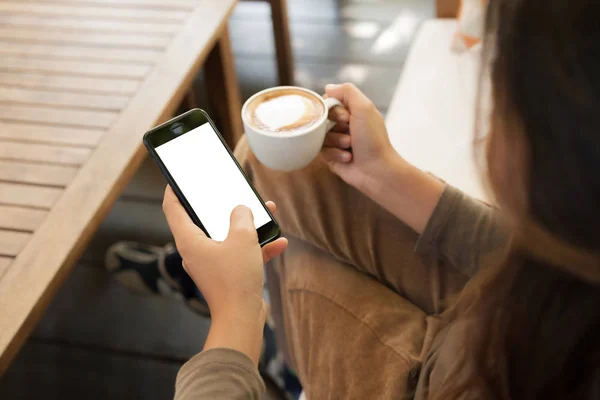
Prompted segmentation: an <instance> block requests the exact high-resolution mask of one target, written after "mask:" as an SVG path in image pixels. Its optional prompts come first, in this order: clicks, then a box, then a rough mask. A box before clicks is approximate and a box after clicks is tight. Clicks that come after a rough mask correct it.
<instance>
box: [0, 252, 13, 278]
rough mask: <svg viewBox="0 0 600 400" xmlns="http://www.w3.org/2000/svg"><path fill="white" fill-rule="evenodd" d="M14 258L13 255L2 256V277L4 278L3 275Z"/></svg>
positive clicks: (0, 275) (0, 264)
mask: <svg viewBox="0 0 600 400" xmlns="http://www.w3.org/2000/svg"><path fill="white" fill-rule="evenodd" d="M13 260H14V258H12V257H3V256H2V257H0V279H2V275H4V273H5V272H6V270H7V269H8V267H9V266H10V264H11V263H12V262H13Z"/></svg>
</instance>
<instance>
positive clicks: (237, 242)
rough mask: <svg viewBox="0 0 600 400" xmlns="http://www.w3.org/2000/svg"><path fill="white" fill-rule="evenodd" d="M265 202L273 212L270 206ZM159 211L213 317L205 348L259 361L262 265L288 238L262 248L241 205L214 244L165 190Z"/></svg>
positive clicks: (247, 211)
mask: <svg viewBox="0 0 600 400" xmlns="http://www.w3.org/2000/svg"><path fill="white" fill-rule="evenodd" d="M267 204H268V207H269V209H270V212H275V204H274V203H272V202H270V203H267ZM163 209H164V212H165V215H166V217H167V221H168V223H169V227H170V228H171V231H172V232H173V236H174V237H175V242H176V244H177V248H178V249H179V252H180V254H181V257H182V258H183V266H184V268H185V270H186V272H187V273H188V275H189V276H190V277H191V278H192V279H193V280H194V282H195V283H196V285H197V286H198V288H199V289H200V291H201V292H202V294H203V296H204V298H205V299H206V302H207V303H208V306H209V309H210V312H211V315H212V321H213V323H212V324H211V330H210V333H209V336H208V339H207V341H206V344H205V347H204V349H205V350H207V349H210V348H219V347H227V348H233V349H235V350H238V351H241V352H243V353H245V354H246V355H248V356H249V357H250V358H251V359H253V360H254V361H255V362H256V363H258V358H259V356H260V347H261V343H262V329H263V326H264V322H265V317H266V307H265V305H264V302H263V297H262V291H263V285H264V272H263V264H264V263H266V262H268V261H269V260H270V259H272V258H273V257H277V256H279V255H280V254H281V253H283V251H284V250H285V248H286V247H287V240H286V239H284V238H279V239H277V240H275V241H274V242H272V243H269V244H267V245H266V246H264V247H263V248H262V250H261V247H260V245H259V243H258V236H257V232H256V230H255V228H254V220H253V216H252V212H251V211H250V209H248V208H247V207H244V206H240V207H236V208H235V209H234V210H233V212H232V213H231V219H230V224H229V232H228V234H227V238H226V239H225V240H224V241H223V242H216V241H214V240H212V239H210V238H208V237H207V236H206V234H205V233H204V232H203V231H202V230H201V229H200V228H199V227H198V226H197V225H196V224H194V222H193V221H192V220H191V218H190V217H189V215H188V213H187V212H186V210H185V209H184V208H183V206H182V205H181V203H180V202H179V199H178V198H177V196H176V195H175V193H174V192H173V190H172V189H171V188H170V187H169V186H167V190H166V191H165V198H164V201H163Z"/></svg>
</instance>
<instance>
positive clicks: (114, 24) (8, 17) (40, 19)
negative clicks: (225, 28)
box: [0, 0, 179, 37]
mask: <svg viewBox="0 0 600 400" xmlns="http://www.w3.org/2000/svg"><path fill="white" fill-rule="evenodd" d="M161 1H162V0H161ZM0 25H3V26H17V27H39V26H43V27H44V29H55V30H57V31H65V32H73V33H75V32H80V31H93V32H121V33H125V32H129V33H143V34H144V35H149V36H169V37H171V35H172V34H175V33H177V31H178V30H179V24H177V23H166V24H165V23H159V22H151V23H150V22H138V21H127V20H114V19H110V18H107V19H82V18H76V17H60V18H51V17H48V16H45V15H27V14H16V15H15V14H0Z"/></svg>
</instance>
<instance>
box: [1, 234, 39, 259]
mask: <svg viewBox="0 0 600 400" xmlns="http://www.w3.org/2000/svg"><path fill="white" fill-rule="evenodd" d="M31 236H32V235H31V233H25V232H15V231H6V230H3V229H0V254H1V255H3V256H9V257H15V256H16V255H17V254H19V252H20V251H21V249H22V248H23V247H25V243H27V242H28V241H29V239H31Z"/></svg>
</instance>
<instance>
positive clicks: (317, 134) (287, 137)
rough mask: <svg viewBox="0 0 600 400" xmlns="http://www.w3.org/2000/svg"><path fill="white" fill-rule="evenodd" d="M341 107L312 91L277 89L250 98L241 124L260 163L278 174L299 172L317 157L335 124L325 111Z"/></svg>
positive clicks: (293, 88)
mask: <svg viewBox="0 0 600 400" xmlns="http://www.w3.org/2000/svg"><path fill="white" fill-rule="evenodd" d="M336 106H340V107H343V106H342V103H340V102H339V101H338V100H337V99H333V98H328V99H323V97H321V96H319V95H318V94H317V93H315V92H313V91H312V90H308V89H304V88H299V87H294V86H280V87H274V88H271V89H266V90H263V91H261V92H258V93H257V94H255V95H254V96H252V97H250V99H248V101H246V103H245V104H244V107H243V108H242V120H243V121H244V129H245V131H246V136H247V137H248V142H249V143H250V147H251V148H252V151H254V154H256V157H257V158H258V160H259V161H260V162H262V163H263V164H264V165H266V166H267V167H269V168H271V169H274V170H279V171H293V170H296V169H301V168H304V167H305V166H307V165H308V164H310V162H311V161H312V160H313V159H314V158H315V157H316V156H317V155H318V154H319V151H320V150H321V147H322V146H323V141H324V140H325V134H326V133H327V132H328V131H330V130H331V129H332V128H333V127H334V125H335V122H332V121H329V120H328V119H327V115H328V114H329V110H330V109H331V108H333V107H336Z"/></svg>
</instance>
